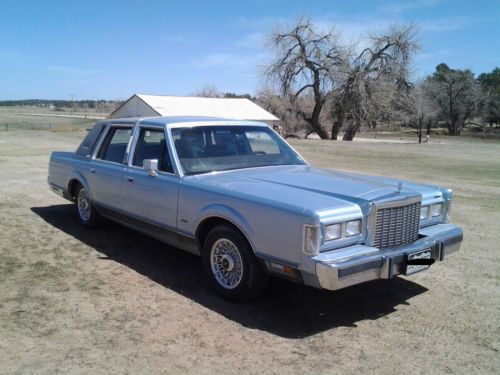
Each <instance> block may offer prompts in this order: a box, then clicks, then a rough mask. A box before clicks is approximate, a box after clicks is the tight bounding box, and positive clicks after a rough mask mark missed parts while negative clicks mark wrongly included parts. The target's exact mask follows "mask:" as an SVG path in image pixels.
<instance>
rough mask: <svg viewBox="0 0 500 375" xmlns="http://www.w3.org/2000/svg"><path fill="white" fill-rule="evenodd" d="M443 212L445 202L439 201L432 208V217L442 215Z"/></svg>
mask: <svg viewBox="0 0 500 375" xmlns="http://www.w3.org/2000/svg"><path fill="white" fill-rule="evenodd" d="M442 214H443V204H442V203H437V204H433V205H432V206H431V209H430V215H431V217H436V216H441V215H442Z"/></svg>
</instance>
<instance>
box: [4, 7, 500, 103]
mask: <svg viewBox="0 0 500 375" xmlns="http://www.w3.org/2000/svg"><path fill="white" fill-rule="evenodd" d="M301 15H306V16H308V17H310V18H311V19H312V20H313V22H315V23H316V24H317V25H318V28H320V29H324V30H326V29H328V28H329V27H331V26H333V25H336V26H337V27H338V28H339V29H340V30H342V32H343V34H344V38H345V39H346V40H351V41H352V40H360V41H363V35H365V34H366V33H367V32H375V33H376V32H379V31H382V30H384V29H385V28H387V27H388V26H390V25H391V24H393V23H395V22H398V23H406V22H414V23H416V24H417V26H418V30H419V33H418V38H419V40H420V44H421V45H422V50H421V51H420V52H419V53H418V54H417V55H416V56H415V59H414V71H415V78H418V77H422V76H424V75H425V74H429V73H431V72H432V71H433V70H434V68H435V66H436V65H437V64H439V63H441V62H446V63H447V64H448V65H450V66H451V67H454V68H470V69H472V71H473V72H474V73H476V74H479V73H481V72H485V71H491V70H492V69H493V68H494V67H495V66H500V31H499V29H498V25H499V24H500V0H490V1H487V0H482V1H481V0H476V1H471V0H465V1H462V0H413V1H360V0H349V1H348V0H340V1H338V0H323V1H316V0H306V1H299V0H285V1H281V0H280V1H273V0H267V1H266V0H245V1H236V0H234V1H208V0H207V1H190V0H184V1H167V0H165V1H153V0H143V1H126V0H121V1H105V0H101V1H97V0H86V1H83V0H82V1H69V0H68V1H51V0H45V1H40V0H38V1H23V0H15V1H4V0H0V100H5V99H27V98H42V99H69V98H70V95H75V98H76V99H101V98H102V99H125V98H127V97H129V96H130V95H132V94H133V93H135V92H138V93H151V94H171V95H189V94H192V93H194V92H196V91H198V90H199V89H200V88H201V87H202V86H203V85H206V84H210V85H214V86H216V87H217V88H218V89H219V90H220V91H230V92H236V93H250V94H256V93H257V92H258V90H259V89H260V88H261V87H262V86H263V79H262V77H261V72H262V70H263V66H265V64H266V63H267V62H269V60H270V57H271V56H272V51H271V50H269V49H266V48H265V46H264V45H265V40H266V37H267V36H268V35H269V33H270V32H271V31H272V30H273V28H274V27H275V26H276V25H285V24H289V23H291V22H294V21H296V20H297V19H298V18H299V17H300V16H301Z"/></svg>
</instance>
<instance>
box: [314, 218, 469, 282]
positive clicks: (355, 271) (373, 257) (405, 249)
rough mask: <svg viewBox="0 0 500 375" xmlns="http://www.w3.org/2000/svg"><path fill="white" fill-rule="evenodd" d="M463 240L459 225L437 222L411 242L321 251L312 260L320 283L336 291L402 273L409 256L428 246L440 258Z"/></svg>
mask: <svg viewBox="0 0 500 375" xmlns="http://www.w3.org/2000/svg"><path fill="white" fill-rule="evenodd" d="M462 239H463V231H462V229H461V228H459V227H457V226H456V225H453V224H437V225H433V226H431V227H427V228H423V229H421V230H420V238H419V239H418V240H417V241H415V242H412V243H411V244H406V245H402V246H398V247H395V248H391V249H385V250H379V249H377V248H375V247H370V246H365V245H354V246H349V247H347V248H344V249H340V250H333V251H329V252H325V253H321V254H319V255H317V256H315V257H313V258H312V260H313V261H314V262H316V267H315V269H316V277H317V279H318V283H319V286H320V287H321V288H324V289H329V290H337V289H342V288H345V287H348V286H351V285H355V284H359V283H362V282H365V281H370V280H376V279H390V278H392V277H393V276H395V275H398V274H401V273H404V269H405V268H406V262H407V258H408V255H409V254H411V253H415V252H418V251H420V250H426V249H430V251H431V258H432V259H434V260H436V261H442V260H443V259H444V258H445V256H448V255H449V254H451V253H453V252H455V251H457V250H458V249H459V248H460V245H461V243H462Z"/></svg>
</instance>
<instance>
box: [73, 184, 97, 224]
mask: <svg viewBox="0 0 500 375" xmlns="http://www.w3.org/2000/svg"><path fill="white" fill-rule="evenodd" d="M75 212H76V217H77V218H78V221H79V222H80V224H81V225H82V226H83V227H85V228H95V227H97V226H98V225H99V223H100V222H101V217H100V215H99V212H97V210H96V208H95V206H94V205H93V204H92V201H91V200H90V196H89V193H88V191H87V189H86V188H85V187H83V186H82V185H78V186H77V188H76V190H75Z"/></svg>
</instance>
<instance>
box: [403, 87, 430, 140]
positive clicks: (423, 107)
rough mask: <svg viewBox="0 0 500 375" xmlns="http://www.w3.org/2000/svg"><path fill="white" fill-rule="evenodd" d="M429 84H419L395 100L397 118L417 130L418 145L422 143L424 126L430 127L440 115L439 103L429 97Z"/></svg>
mask: <svg viewBox="0 0 500 375" xmlns="http://www.w3.org/2000/svg"><path fill="white" fill-rule="evenodd" d="M428 86H429V83H428V82H427V81H423V82H417V83H416V84H415V86H414V87H411V88H410V89H409V90H407V91H406V92H402V93H401V95H399V96H398V97H397V98H396V100H395V108H396V109H397V114H396V117H397V118H398V119H399V120H400V121H403V122H404V123H407V124H408V125H410V126H411V127H412V128H415V129H416V130H417V137H418V143H422V135H423V129H424V125H427V126H428V127H429V126H430V124H431V123H432V121H434V120H435V119H436V118H437V116H438V113H439V107H438V106H437V103H436V102H435V101H434V100H432V98H431V97H430V96H429V95H428V91H429V87H428Z"/></svg>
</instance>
